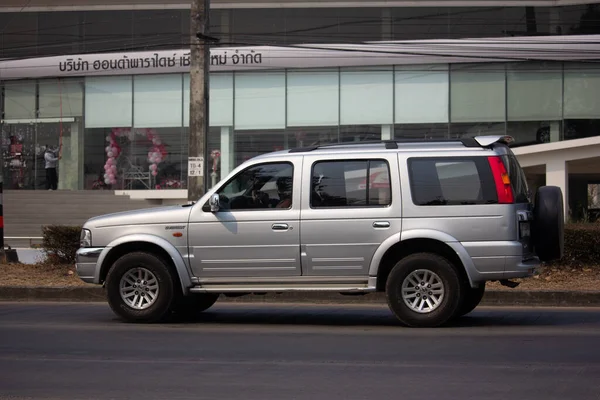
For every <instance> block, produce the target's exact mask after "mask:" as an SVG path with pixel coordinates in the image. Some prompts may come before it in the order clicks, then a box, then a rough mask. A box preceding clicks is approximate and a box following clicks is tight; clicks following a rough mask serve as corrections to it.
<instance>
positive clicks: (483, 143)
mask: <svg viewBox="0 0 600 400" xmlns="http://www.w3.org/2000/svg"><path fill="white" fill-rule="evenodd" d="M454 142H460V143H462V145H463V146H465V147H490V146H492V145H493V144H495V143H503V144H506V145H508V144H511V143H513V142H514V139H513V138H512V137H511V136H508V135H490V136H487V135H484V136H475V137H470V138H456V139H434V140H431V139H397V140H369V141H367V140H365V141H358V142H341V143H328V144H322V145H314V146H307V147H298V148H294V149H290V150H288V153H305V152H310V151H314V150H318V149H323V148H327V147H341V146H361V145H365V144H385V148H386V149H390V150H391V149H398V145H399V144H402V143H454Z"/></svg>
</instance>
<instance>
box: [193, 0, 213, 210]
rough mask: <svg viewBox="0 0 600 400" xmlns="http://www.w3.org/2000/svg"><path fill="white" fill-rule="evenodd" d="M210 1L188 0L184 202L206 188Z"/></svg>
mask: <svg viewBox="0 0 600 400" xmlns="http://www.w3.org/2000/svg"><path fill="white" fill-rule="evenodd" d="M209 14H210V0H192V10H191V19H192V20H191V24H190V26H191V32H190V34H191V35H190V36H191V37H190V47H191V48H190V67H191V70H190V137H189V147H188V201H198V200H199V199H200V197H202V196H203V195H204V193H205V191H206V183H207V180H206V178H205V177H206V175H207V174H206V171H205V169H206V165H207V163H206V148H207V147H208V140H207V137H208V116H209V111H208V97H209V96H208V95H209V71H210V42H209V40H210V39H211V38H210V36H209V32H208V31H209V27H210V24H209V21H210V18H209Z"/></svg>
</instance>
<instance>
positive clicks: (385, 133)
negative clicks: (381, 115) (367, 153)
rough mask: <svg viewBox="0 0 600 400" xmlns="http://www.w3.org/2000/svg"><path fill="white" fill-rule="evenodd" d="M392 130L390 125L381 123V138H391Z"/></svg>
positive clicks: (392, 135)
mask: <svg viewBox="0 0 600 400" xmlns="http://www.w3.org/2000/svg"><path fill="white" fill-rule="evenodd" d="M393 139H394V132H393V129H392V125H381V140H393Z"/></svg>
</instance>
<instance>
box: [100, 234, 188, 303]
mask: <svg viewBox="0 0 600 400" xmlns="http://www.w3.org/2000/svg"><path fill="white" fill-rule="evenodd" d="M133 242H138V243H139V242H145V243H151V244H154V245H157V246H159V247H161V248H162V249H163V250H165V251H166V252H167V253H168V254H169V256H170V257H171V260H173V264H174V265H175V269H176V270H177V275H178V276H179V282H180V283H181V289H182V290H183V293H184V294H187V293H188V289H189V288H190V287H192V286H193V285H192V280H191V278H190V277H191V273H190V270H189V269H188V267H187V265H186V263H185V261H184V260H183V257H182V256H181V254H180V253H179V251H178V250H177V249H176V248H175V246H173V245H172V244H171V243H169V242H168V241H166V240H165V239H163V238H161V237H158V236H154V235H147V234H133V235H128V236H123V237H120V238H118V239H115V240H113V241H112V242H111V243H110V244H109V245H108V246H106V247H105V248H104V250H102V253H100V257H99V258H98V266H97V268H96V275H95V276H94V282H95V283H100V270H101V268H100V267H101V266H102V264H104V260H106V257H107V256H108V254H109V253H110V252H111V251H112V250H113V249H114V248H115V247H117V246H119V245H122V244H126V243H133Z"/></svg>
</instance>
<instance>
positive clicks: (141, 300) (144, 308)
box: [106, 252, 175, 322]
mask: <svg viewBox="0 0 600 400" xmlns="http://www.w3.org/2000/svg"><path fill="white" fill-rule="evenodd" d="M174 285H175V280H174V279H173V276H172V274H171V271H170V270H169V268H168V267H167V266H166V264H165V262H164V261H163V260H161V259H160V258H158V257H157V256H155V255H154V254H149V253H144V252H135V253H130V254H126V255H124V256H122V257H120V258H119V259H118V260H117V261H116V262H115V263H114V264H113V266H112V267H111V269H110V271H109V272H108V276H107V277H106V295H107V299H108V304H109V305H110V307H111V309H112V310H113V312H114V313H115V314H117V315H118V316H119V317H121V318H123V319H124V320H125V321H127V322H159V321H162V320H164V319H165V318H166V317H167V316H168V315H169V314H170V313H171V311H172V309H173V306H174V304H175V290H174V289H175V287H174Z"/></svg>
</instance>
